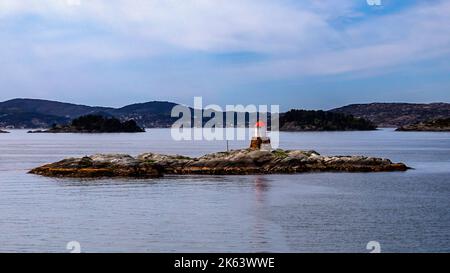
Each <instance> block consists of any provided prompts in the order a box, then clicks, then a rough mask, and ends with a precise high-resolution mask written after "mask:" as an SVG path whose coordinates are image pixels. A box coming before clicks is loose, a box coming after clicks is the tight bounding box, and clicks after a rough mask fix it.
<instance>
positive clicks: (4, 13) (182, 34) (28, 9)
mask: <svg viewBox="0 0 450 273" xmlns="http://www.w3.org/2000/svg"><path fill="white" fill-rule="evenodd" d="M383 2H386V3H391V2H393V1H389V0H385V1H383ZM412 2H414V1H411V2H409V1H408V3H410V4H402V5H404V8H403V9H400V10H395V11H390V9H389V5H386V6H385V7H384V8H383V9H379V10H372V9H370V8H369V7H368V6H365V0H323V1H321V0H80V5H68V1H67V0H1V1H0V59H1V60H2V67H0V83H1V84H2V85H3V86H7V87H9V88H11V89H21V90H28V89H32V88H33V89H36V90H44V91H41V92H46V93H47V92H48V93H51V92H52V91H51V90H57V89H66V90H73V89H75V88H79V89H83V88H84V89H90V88H95V87H101V88H102V89H108V88H110V89H114V90H119V91H120V88H121V87H122V88H123V89H126V88H127V89H130V88H136V89H146V88H150V87H152V88H155V89H158V90H163V91H161V92H162V93H163V94H164V95H166V94H169V93H170V92H173V93H174V94H177V95H178V94H180V93H182V91H180V90H181V89H183V88H186V89H189V92H188V93H189V95H191V94H193V93H195V91H194V90H196V89H211V90H212V91H211V92H214V90H227V89H230V88H233V87H234V86H237V85H239V84H242V83H244V84H247V83H249V84H250V83H255V84H257V83H261V82H265V81H266V82H267V81H270V80H289V79H301V78H307V77H324V78H325V77H328V76H332V75H341V74H351V75H357V74H362V75H367V74H378V73H386V71H394V72H395V69H393V68H395V67H399V66H402V65H407V64H411V63H415V62H420V61H423V60H431V59H433V58H448V57H449V55H450V52H449V50H450V28H448V26H449V25H450V16H448V14H450V3H449V1H437V0H429V1H423V2H420V3H419V4H416V3H415V2H414V4H412ZM235 53H238V54H235ZM241 53H243V54H241ZM233 54H234V55H233ZM246 54H247V56H249V55H251V56H257V57H256V58H247V59H245V61H236V62H229V61H228V62H226V61H221V58H222V59H223V58H226V56H238V57H237V58H239V56H245V55H246ZM217 56H225V57H217ZM68 73H69V75H70V76H68V75H67V74H68ZM49 75H51V77H50V76H49ZM57 79H58V80H57ZM60 79H63V80H60ZM172 79H176V80H172ZM171 89H172V90H173V91H171ZM90 90H92V89H90ZM175 90H176V91H175ZM119 91H117V92H119ZM27 92H29V91H27ZM54 92H59V91H54ZM86 92H88V91H86ZM127 92H128V90H127ZM189 95H187V96H189ZM80 96H81V95H80Z"/></svg>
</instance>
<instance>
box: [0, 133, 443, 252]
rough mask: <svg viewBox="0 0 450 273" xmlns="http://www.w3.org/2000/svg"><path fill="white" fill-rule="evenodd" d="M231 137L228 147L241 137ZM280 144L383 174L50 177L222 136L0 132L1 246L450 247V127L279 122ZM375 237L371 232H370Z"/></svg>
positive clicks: (192, 149) (188, 149)
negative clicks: (347, 158) (384, 165)
mask: <svg viewBox="0 0 450 273" xmlns="http://www.w3.org/2000/svg"><path fill="white" fill-rule="evenodd" d="M247 145H248V142H247V141H230V142H229V143H228V147H229V149H240V148H245V147H247ZM280 148H283V149H302V150H315V151H317V152H319V153H320V154H323V155H366V156H376V157H383V158H389V159H391V160H392V161H394V162H403V163H405V164H407V165H408V166H409V167H411V168H412V169H411V170H408V171H406V172H389V173H304V174H290V175H250V176H201V175H191V176H174V175H167V176H165V177H163V178H158V179H147V180H135V179H98V180H92V179H90V180H89V179H55V178H47V177H41V176H36V175H32V174H28V171H29V170H30V169H32V168H34V167H38V166H40V165H43V164H45V163H51V162H54V161H59V160H62V159H64V158H67V157H80V156H85V155H92V154H96V153H123V154H130V155H133V156H136V155H138V154H141V153H145V152H157V153H165V154H180V155H186V156H201V155H203V154H206V153H211V152H217V151H224V150H226V149H227V143H226V142H225V141H206V140H205V141H175V140H173V138H172V137H171V132H170V129H147V132H146V133H137V134H27V131H26V130H11V133H10V134H0V252H63V253H64V252H70V251H73V246H74V245H76V246H77V248H79V249H78V250H80V251H81V252H144V253H147V252H152V253H153V252H157V253H161V252H162V253H166V252H251V253H254V252H264V253H272V252H295V253H298V252H356V253H368V252H371V249H372V248H371V245H374V244H375V245H376V246H377V251H381V252H450V133H432V132H395V131H394V130H393V129H380V130H377V131H364V132H360V131H359V132H296V133H289V132H282V133H281V134H280ZM369 242H370V243H369Z"/></svg>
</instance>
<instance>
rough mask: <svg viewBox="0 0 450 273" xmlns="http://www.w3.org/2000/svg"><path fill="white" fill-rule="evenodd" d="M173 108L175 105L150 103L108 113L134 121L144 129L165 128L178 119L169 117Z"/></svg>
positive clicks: (171, 103) (165, 102)
mask: <svg viewBox="0 0 450 273" xmlns="http://www.w3.org/2000/svg"><path fill="white" fill-rule="evenodd" d="M175 106H177V104H176V103H173V102H167V101H152V102H146V103H136V104H131V105H128V106H125V107H122V108H119V109H113V110H111V111H109V113H111V114H112V115H114V116H116V117H119V118H120V119H123V120H129V119H132V120H135V121H136V122H137V123H138V124H140V125H141V126H143V127H145V128H166V127H170V126H172V124H173V123H174V122H175V121H176V120H177V119H178V118H172V117H171V116H170V115H171V112H172V108H173V107H175Z"/></svg>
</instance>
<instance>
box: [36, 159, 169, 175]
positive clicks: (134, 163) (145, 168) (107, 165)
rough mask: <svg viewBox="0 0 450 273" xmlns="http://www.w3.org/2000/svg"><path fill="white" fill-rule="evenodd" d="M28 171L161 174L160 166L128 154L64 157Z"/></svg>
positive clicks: (48, 173) (83, 173)
mask: <svg viewBox="0 0 450 273" xmlns="http://www.w3.org/2000/svg"><path fill="white" fill-rule="evenodd" d="M30 173H32V174H38V175H43V176H49V177H74V178H98V177H133V178H153V177H160V176H162V168H161V167H160V166H159V165H157V164H154V163H149V162H146V161H140V160H137V159H135V158H133V157H131V156H129V155H93V156H90V157H88V156H85V157H83V158H69V159H64V160H62V161H59V162H56V163H52V164H48V165H44V166H42V167H39V168H36V169H33V170H31V171H30Z"/></svg>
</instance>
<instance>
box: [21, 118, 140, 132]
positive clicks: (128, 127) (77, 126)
mask: <svg viewBox="0 0 450 273" xmlns="http://www.w3.org/2000/svg"><path fill="white" fill-rule="evenodd" d="M141 132H145V130H144V129H142V128H141V127H139V126H138V125H137V124H136V122H135V121H134V120H128V121H124V122H121V121H120V120H119V119H116V118H114V117H105V116H102V115H86V116H81V117H79V118H76V119H74V120H73V121H72V122H71V123H70V124H68V125H56V124H54V125H53V126H52V128H50V129H48V130H44V131H42V130H38V131H30V132H29V133H141Z"/></svg>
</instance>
